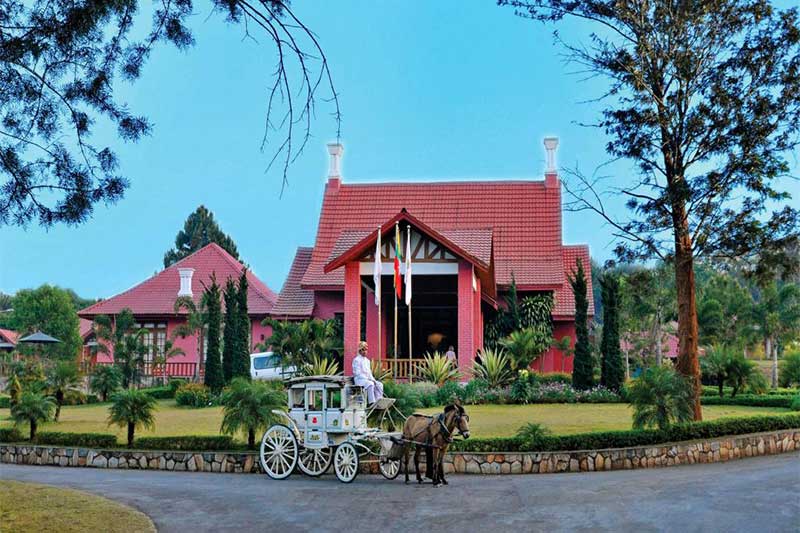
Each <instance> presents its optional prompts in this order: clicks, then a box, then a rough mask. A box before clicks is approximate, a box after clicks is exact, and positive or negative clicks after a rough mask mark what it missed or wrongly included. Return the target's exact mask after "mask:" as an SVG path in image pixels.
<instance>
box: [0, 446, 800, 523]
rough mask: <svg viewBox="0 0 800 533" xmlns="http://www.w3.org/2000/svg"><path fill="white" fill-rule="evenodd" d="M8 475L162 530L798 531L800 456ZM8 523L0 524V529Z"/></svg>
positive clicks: (2, 469) (21, 469)
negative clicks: (491, 469)
mask: <svg viewBox="0 0 800 533" xmlns="http://www.w3.org/2000/svg"><path fill="white" fill-rule="evenodd" d="M0 478H2V479H17V480H20V481H33V482H38V483H47V484H51V485H61V486H68V487H73V488H77V489H83V490H86V491H89V492H93V493H96V494H99V495H101V496H105V497H108V498H112V499H115V500H118V501H121V502H123V503H126V504H128V505H131V506H133V507H136V508H137V509H139V510H141V511H143V512H145V513H147V514H148V515H149V516H150V517H151V518H152V519H153V521H154V522H155V524H156V526H157V527H158V529H159V531H161V532H170V531H178V532H181V533H184V532H186V531H191V532H192V533H199V532H201V531H235V530H239V531H292V532H296V531H311V530H314V531H341V530H351V529H352V530H361V531H366V530H373V531H409V530H416V529H421V530H427V531H453V530H457V531H461V532H471V531H481V530H483V531H484V532H486V533H497V532H500V531H539V530H541V531H575V530H586V531H588V530H591V531H609V530H615V531H637V532H641V531H680V532H689V531H704V532H708V531H725V532H731V531H758V532H764V533H765V532H772V531H795V532H796V531H800V454H799V453H793V454H783V455H777V456H773V457H761V458H754V459H746V460H741V461H733V462H730V463H720V464H710V465H694V466H682V467H674V468H662V469H653V470H636V471H621V472H604V473H587V474H554V475H528V476H526V475H520V476H496V477H481V476H458V475H453V476H450V478H449V481H450V485H449V486H447V487H441V488H434V487H432V486H431V485H430V484H425V485H416V484H411V485H408V486H407V485H405V484H403V482H402V480H401V478H402V476H401V477H399V478H398V479H397V480H394V481H387V480H384V479H383V478H381V477H378V476H359V477H358V478H357V479H356V480H355V481H354V482H353V483H352V484H350V485H344V484H341V483H339V482H338V481H337V480H336V478H334V477H333V476H325V477H323V478H319V479H309V478H306V477H304V476H302V475H301V474H298V475H296V476H293V477H291V478H289V479H288V480H284V481H272V480H270V479H269V478H267V477H266V476H263V475H241V474H204V473H173V472H160V471H150V472H146V471H135V470H99V469H93V468H55V467H36V466H17V465H6V464H2V465H0ZM0 529H2V527H1V525H0Z"/></svg>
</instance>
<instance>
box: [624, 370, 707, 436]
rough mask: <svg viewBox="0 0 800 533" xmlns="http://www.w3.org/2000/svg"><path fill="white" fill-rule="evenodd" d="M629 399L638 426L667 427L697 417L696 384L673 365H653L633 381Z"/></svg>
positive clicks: (636, 427) (637, 427) (634, 420)
mask: <svg viewBox="0 0 800 533" xmlns="http://www.w3.org/2000/svg"><path fill="white" fill-rule="evenodd" d="M628 400H629V401H630V403H631V405H632V406H633V427H634V429H641V428H645V427H653V426H657V427H658V429H664V428H667V427H669V426H670V425H671V424H672V423H673V422H690V421H691V420H692V419H693V418H694V394H693V391H692V385H691V383H690V382H689V381H688V380H687V379H686V378H684V377H683V376H681V375H680V374H678V373H677V372H676V371H675V370H674V369H672V368H669V367H664V366H655V367H652V368H649V369H647V370H646V371H645V372H644V374H642V375H641V376H640V377H639V378H637V379H635V380H633V384H632V385H631V387H630V390H629V392H628Z"/></svg>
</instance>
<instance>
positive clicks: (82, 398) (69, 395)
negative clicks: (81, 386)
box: [61, 390, 89, 405]
mask: <svg viewBox="0 0 800 533" xmlns="http://www.w3.org/2000/svg"><path fill="white" fill-rule="evenodd" d="M86 403H89V398H88V396H87V395H86V394H84V393H83V392H82V391H80V390H70V391H67V392H66V393H65V394H64V399H63V400H62V402H61V404H62V405H84V404H86Z"/></svg>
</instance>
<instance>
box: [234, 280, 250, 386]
mask: <svg viewBox="0 0 800 533" xmlns="http://www.w3.org/2000/svg"><path fill="white" fill-rule="evenodd" d="M236 305H237V311H236V313H237V320H238V322H237V324H238V325H237V327H236V352H235V354H234V357H233V377H239V376H241V377H243V378H247V379H250V315H249V314H248V312H247V270H246V269H245V270H242V275H241V276H239V288H238V290H237V292H236Z"/></svg>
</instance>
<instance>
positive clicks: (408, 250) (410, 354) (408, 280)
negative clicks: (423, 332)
mask: <svg viewBox="0 0 800 533" xmlns="http://www.w3.org/2000/svg"><path fill="white" fill-rule="evenodd" d="M407 229H408V232H407V234H406V239H407V240H406V255H407V256H408V257H406V302H408V359H409V361H408V369H409V370H408V382H409V383H413V381H414V378H413V374H414V372H413V371H412V370H411V365H413V362H412V361H411V359H412V358H413V356H414V355H413V352H412V347H411V300H410V299H409V296H408V295H410V294H411V276H409V275H408V269H409V268H411V224H409V225H408V226H407Z"/></svg>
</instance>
